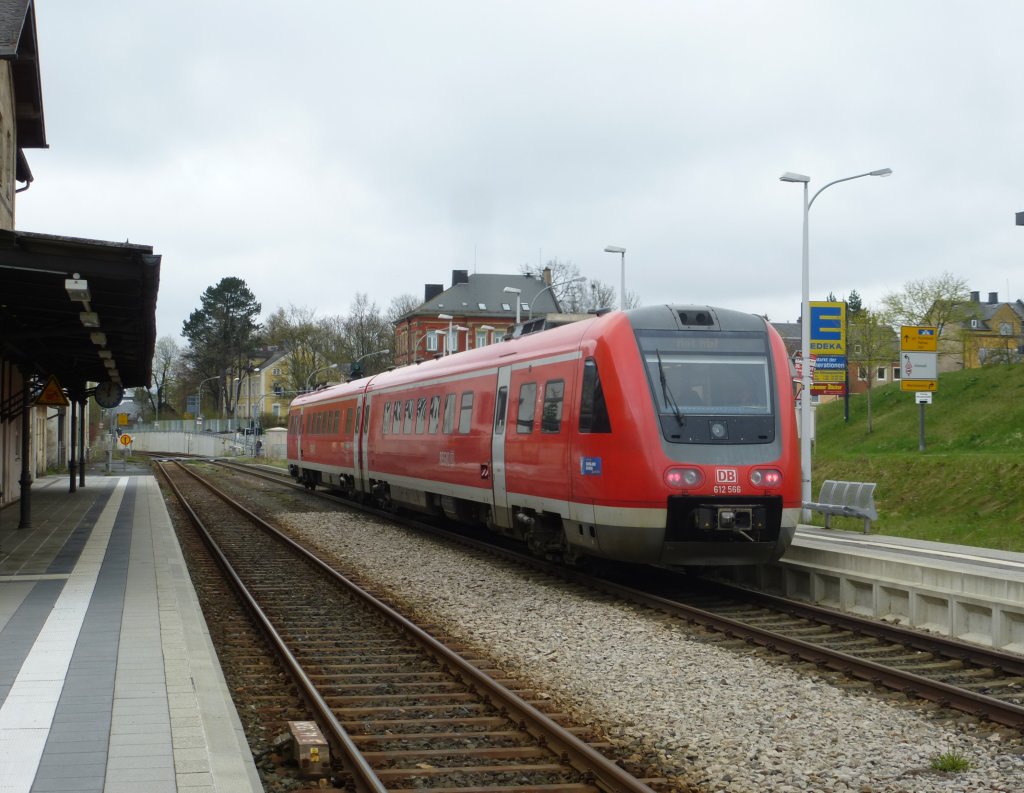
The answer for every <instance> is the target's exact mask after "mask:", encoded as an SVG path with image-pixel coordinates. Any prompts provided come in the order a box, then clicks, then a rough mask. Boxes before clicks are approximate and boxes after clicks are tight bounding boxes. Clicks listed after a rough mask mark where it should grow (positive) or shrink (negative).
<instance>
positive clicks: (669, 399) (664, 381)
mask: <svg viewBox="0 0 1024 793" xmlns="http://www.w3.org/2000/svg"><path fill="white" fill-rule="evenodd" d="M654 354H655V355H657V356H658V375H659V376H660V378H661V394H662V396H663V397H664V399H665V404H666V405H668V406H669V407H670V408H672V414H673V415H674V416H675V417H676V422H677V423H678V424H679V426H680V427H685V426H686V419H685V418H684V417H683V414H682V411H680V410H679V405H678V404H676V398H675V397H674V396H672V390H671V389H670V388H669V387H668V378H667V377H665V367H664V365H663V364H662V363H661V350H659V349H657V348H655V350H654Z"/></svg>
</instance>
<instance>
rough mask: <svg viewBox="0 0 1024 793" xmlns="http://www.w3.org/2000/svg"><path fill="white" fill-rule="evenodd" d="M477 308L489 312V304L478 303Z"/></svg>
mask: <svg viewBox="0 0 1024 793" xmlns="http://www.w3.org/2000/svg"><path fill="white" fill-rule="evenodd" d="M476 307H477V308H478V309H480V310H481V311H486V310H487V304H486V303H477V304H476Z"/></svg>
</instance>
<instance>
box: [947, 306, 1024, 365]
mask: <svg viewBox="0 0 1024 793" xmlns="http://www.w3.org/2000/svg"><path fill="white" fill-rule="evenodd" d="M960 308H962V309H963V313H964V315H965V316H966V318H965V319H963V320H961V321H960V322H958V323H956V324H955V325H953V326H952V327H949V326H947V327H946V328H945V329H944V332H943V335H944V336H945V337H946V340H947V344H948V346H949V347H950V348H951V349H952V350H953V354H952V355H950V356H949V358H950V360H949V363H948V364H947V366H946V367H945V368H944V369H943V368H942V367H941V366H940V371H950V370H951V369H957V368H962V369H976V368H978V367H980V366H985V365H989V364H996V363H1020V361H1021V358H1022V356H1024V302H1022V301H1021V300H1019V299H1018V300H1016V301H1014V302H1013V303H1005V302H1000V301H999V293H998V292H989V293H988V300H987V301H985V302H982V300H981V293H980V292H971V299H970V302H969V303H968V304H967V305H966V306H961V307H960ZM957 353H959V354H957Z"/></svg>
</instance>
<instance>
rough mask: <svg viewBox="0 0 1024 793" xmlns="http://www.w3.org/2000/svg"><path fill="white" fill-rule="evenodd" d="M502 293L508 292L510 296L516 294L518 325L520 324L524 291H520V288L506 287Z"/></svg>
mask: <svg viewBox="0 0 1024 793" xmlns="http://www.w3.org/2000/svg"><path fill="white" fill-rule="evenodd" d="M502 291H503V292H508V293H510V294H514V295H515V296H516V324H517V325H518V324H519V316H520V309H519V306H520V305H522V300H521V298H522V294H523V290H522V289H520V288H519V287H518V286H506V287H505V288H504V289H503V290H502Z"/></svg>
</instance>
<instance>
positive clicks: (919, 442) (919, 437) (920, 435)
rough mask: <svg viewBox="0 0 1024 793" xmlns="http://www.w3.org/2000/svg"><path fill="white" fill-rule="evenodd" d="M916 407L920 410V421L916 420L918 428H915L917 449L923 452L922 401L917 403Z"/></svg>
mask: <svg viewBox="0 0 1024 793" xmlns="http://www.w3.org/2000/svg"><path fill="white" fill-rule="evenodd" d="M917 407H918V408H919V409H920V411H921V417H920V421H918V430H917V450H918V451H919V452H923V451H924V402H921V404H919V405H918V406H917Z"/></svg>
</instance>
